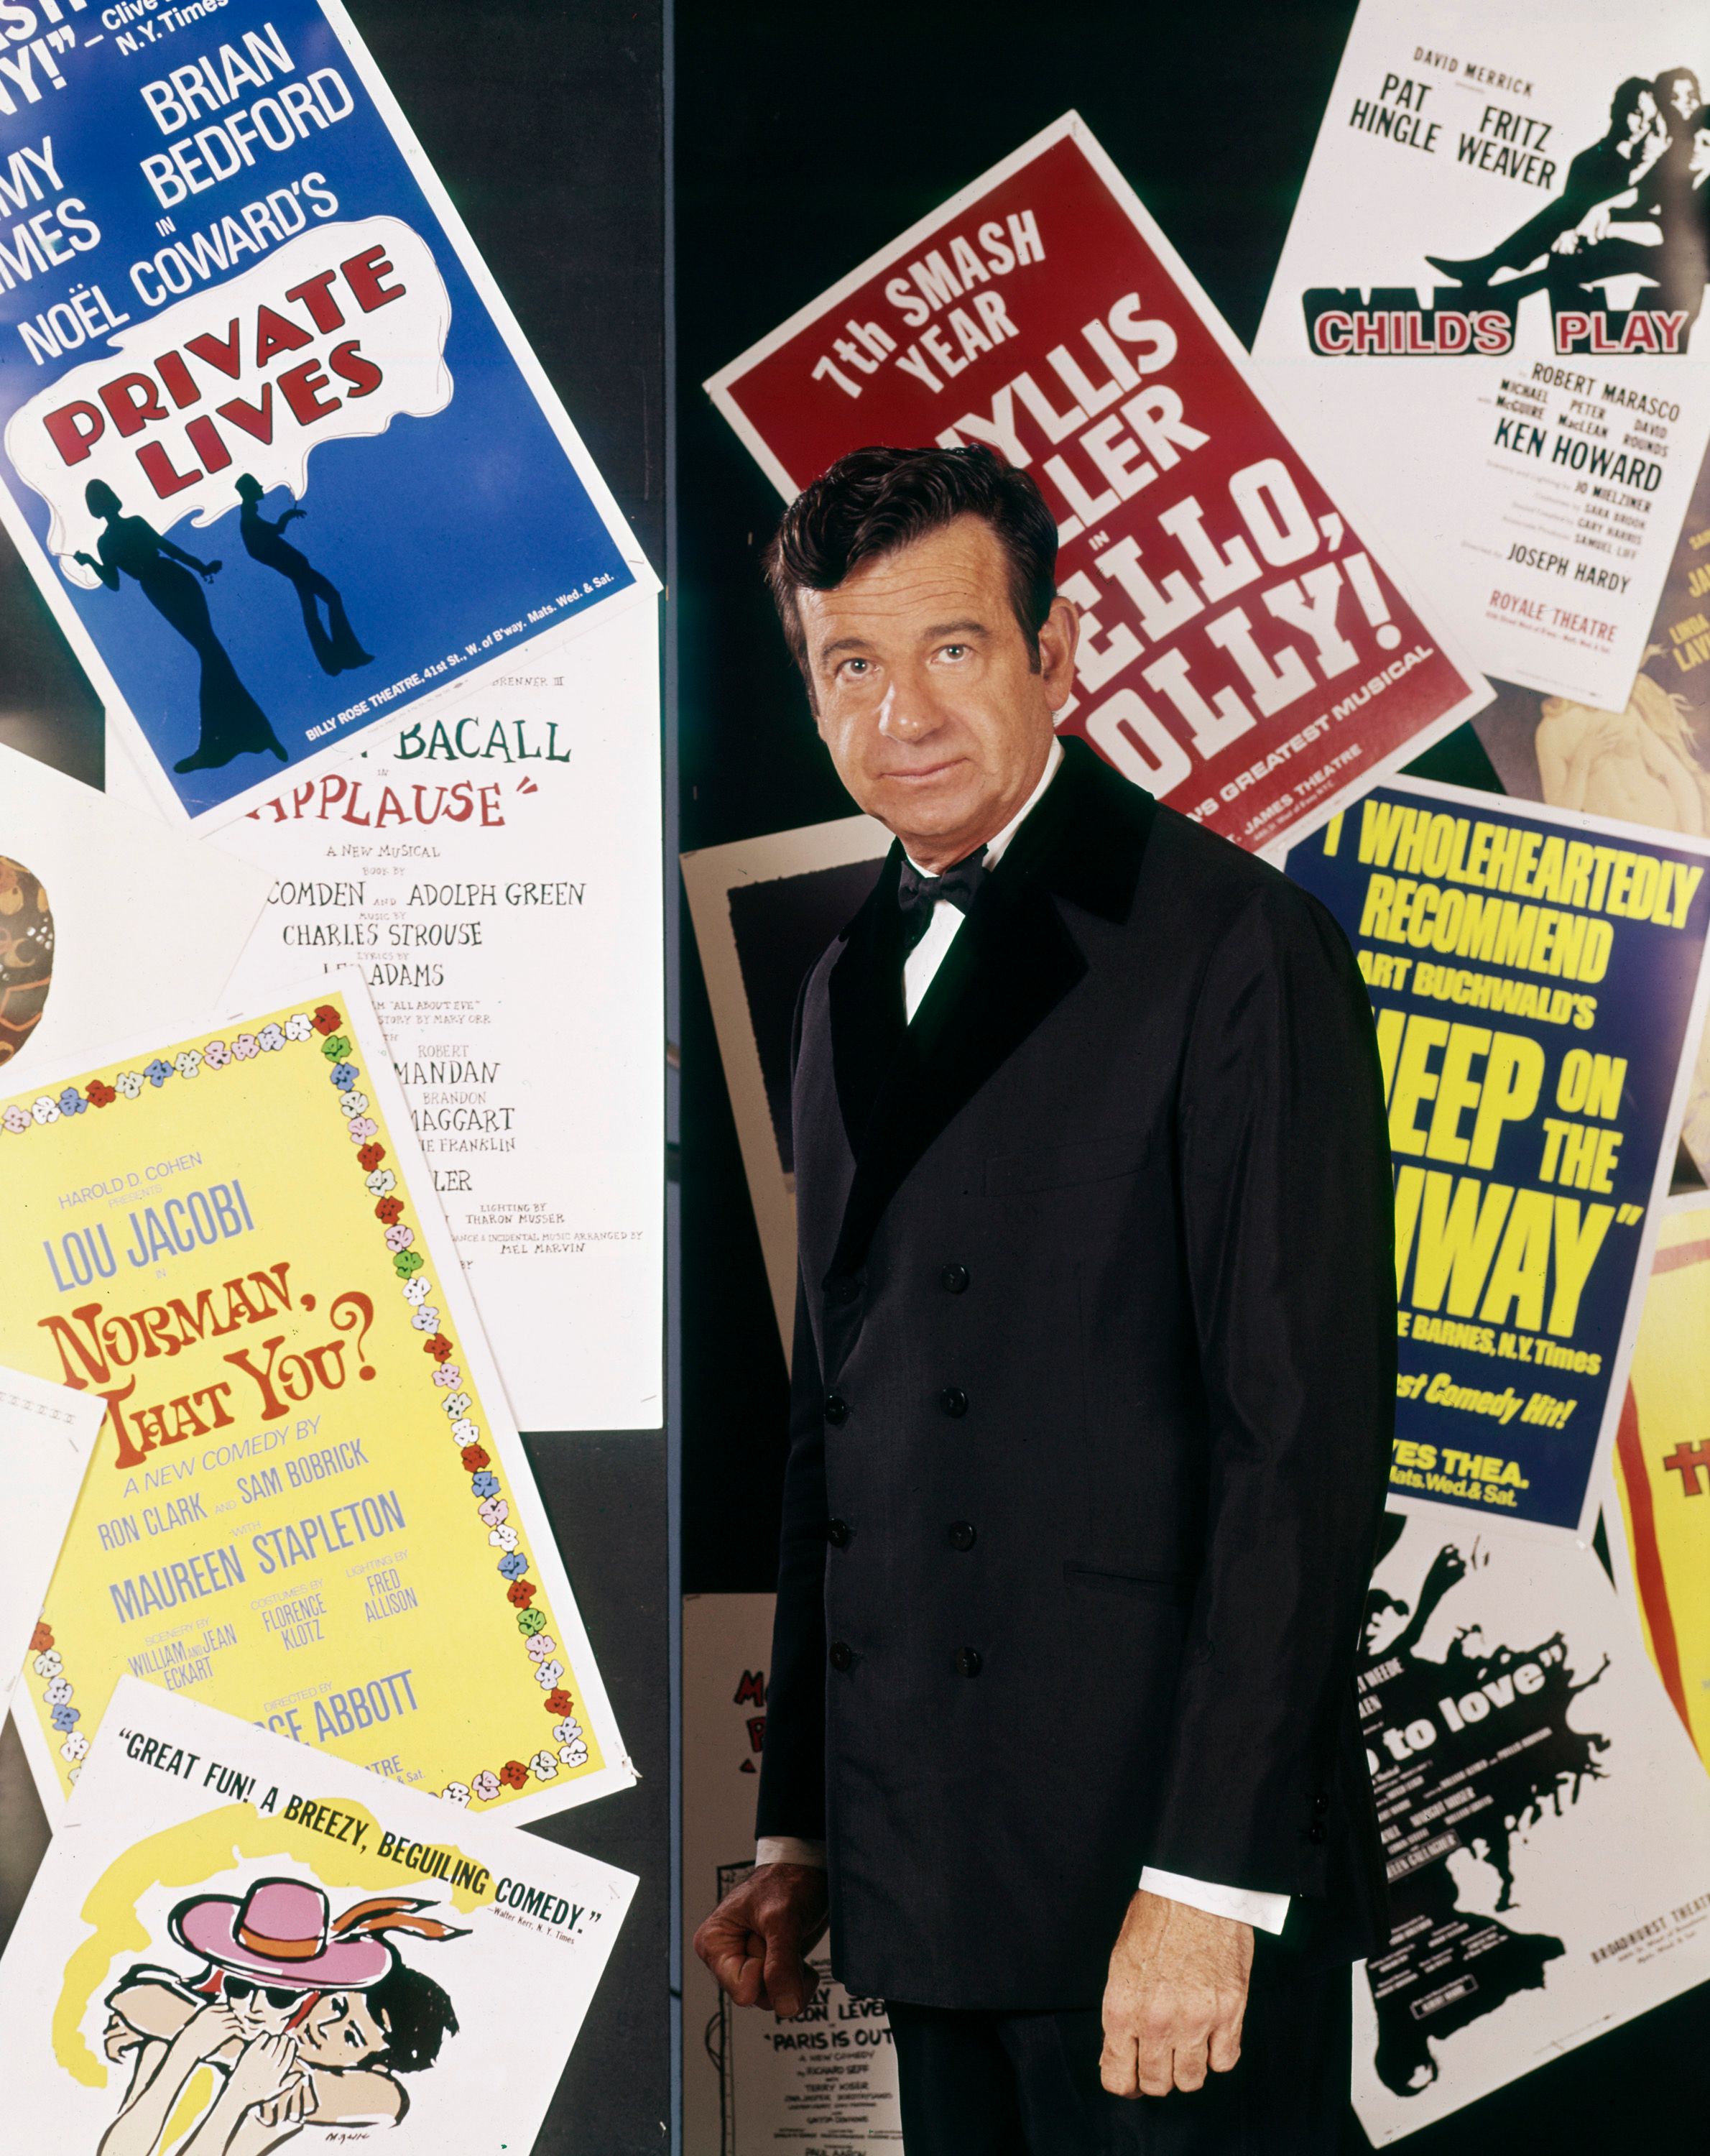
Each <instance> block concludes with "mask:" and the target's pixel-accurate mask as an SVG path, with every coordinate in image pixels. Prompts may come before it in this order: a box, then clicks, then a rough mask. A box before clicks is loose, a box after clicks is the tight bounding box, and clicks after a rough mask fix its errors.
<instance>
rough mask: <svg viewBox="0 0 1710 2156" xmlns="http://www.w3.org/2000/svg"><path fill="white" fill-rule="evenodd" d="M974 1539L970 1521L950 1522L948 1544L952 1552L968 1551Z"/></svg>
mask: <svg viewBox="0 0 1710 2156" xmlns="http://www.w3.org/2000/svg"><path fill="white" fill-rule="evenodd" d="M976 1539H977V1538H976V1537H975V1532H974V1526H973V1522H971V1521H970V1520H952V1521H951V1522H950V1548H952V1549H954V1550H970V1549H972V1548H973V1547H974V1544H975V1540H976Z"/></svg>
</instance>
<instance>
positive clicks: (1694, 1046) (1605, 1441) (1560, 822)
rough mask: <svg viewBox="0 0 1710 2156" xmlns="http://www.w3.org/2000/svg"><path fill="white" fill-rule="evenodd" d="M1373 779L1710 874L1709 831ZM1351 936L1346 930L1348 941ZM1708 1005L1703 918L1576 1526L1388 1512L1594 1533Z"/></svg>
mask: <svg viewBox="0 0 1710 2156" xmlns="http://www.w3.org/2000/svg"><path fill="white" fill-rule="evenodd" d="M1380 783H1381V784H1384V785H1386V786H1388V787H1390V788H1392V789H1394V790H1396V791H1399V792H1402V793H1413V794H1417V795H1418V796H1419V797H1420V798H1421V799H1425V800H1431V801H1441V802H1442V803H1444V804H1445V806H1446V807H1449V808H1460V809H1464V810H1465V811H1467V813H1468V814H1472V815H1477V814H1480V813H1482V814H1487V815H1488V814H1498V815H1510V816H1514V817H1517V818H1518V819H1521V820H1523V821H1524V820H1527V819H1533V820H1535V821H1537V822H1538V823H1541V824H1548V825H1551V826H1554V828H1555V829H1559V830H1563V831H1573V832H1578V833H1580V834H1583V835H1585V836H1588V837H1598V838H1610V839H1624V840H1626V843H1627V844H1630V845H1639V846H1644V847H1646V848H1649V849H1651V850H1661V851H1664V852H1667V851H1674V852H1679V853H1684V854H1690V855H1694V856H1695V857H1696V858H1697V860H1702V862H1703V864H1704V866H1705V870H1706V871H1707V874H1710V838H1706V839H1694V838H1691V837H1688V836H1687V834H1685V833H1684V832H1678V831H1664V830H1660V829H1658V828H1657V827H1656V825H1655V824H1628V823H1624V822H1621V821H1620V820H1619V819H1616V818H1615V817H1613V816H1589V815H1587V814H1585V813H1584V811H1583V810H1580V809H1575V808H1553V807H1552V806H1551V805H1550V804H1549V803H1548V802H1544V801H1527V800H1523V799H1521V798H1519V797H1518V796H1517V795H1514V794H1509V793H1488V792H1484V791H1481V790H1480V789H1479V788H1477V787H1472V786H1450V785H1446V784H1445V783H1443V782H1442V781H1441V780H1440V779H1434V778H1411V777H1410V776H1408V775H1407V774H1406V773H1390V776H1389V777H1388V778H1386V779H1384V780H1382V781H1374V782H1373V783H1372V785H1370V786H1369V787H1362V788H1361V789H1360V790H1361V793H1370V792H1374V791H1375V789H1376V787H1377V785H1378V784H1380ZM1317 829H1318V826H1317V825H1316V824H1314V825H1313V827H1312V828H1311V829H1308V830H1306V831H1303V832H1299V833H1297V834H1295V835H1294V836H1293V838H1292V839H1290V840H1289V844H1290V845H1291V846H1295V845H1299V844H1302V843H1303V841H1305V840H1306V839H1310V838H1312V837H1313V835H1314V834H1315V832H1316V830H1317ZM1352 940H1353V939H1352V938H1351V937H1350V938H1349V941H1350V942H1352ZM1707 1011H1710V925H1707V929H1706V933H1705V937H1704V942H1703V946H1702V949H1701V950H1700V952H1699V954H1698V963H1697V980H1696V982H1695V983H1694V985H1693V989H1692V1003H1691V1005H1690V1007H1689V1008H1688V1010H1687V1019H1686V1024H1685V1027H1684V1029H1683V1030H1682V1036H1681V1045H1680V1049H1679V1051H1678V1053H1677V1056H1676V1059H1675V1070H1674V1079H1673V1082H1672V1086H1671V1088H1670V1091H1669V1096H1668V1107H1667V1111H1666V1114H1665V1116H1664V1118H1663V1125H1662V1131H1661V1137H1660V1138H1659V1141H1658V1144H1657V1148H1656V1168H1655V1170H1654V1172H1653V1173H1652V1175H1651V1194H1650V1196H1649V1197H1648V1198H1647V1199H1646V1201H1645V1218H1644V1219H1643V1220H1642V1221H1641V1223H1640V1226H1639V1240H1638V1242H1637V1244H1636V1246H1635V1249H1634V1255H1633V1267H1632V1278H1631V1281H1630V1282H1629V1283H1628V1287H1627V1301H1626V1312H1625V1313H1624V1315H1623V1317H1622V1319H1621V1329H1620V1336H1619V1337H1618V1339H1617V1342H1616V1344H1615V1353H1614V1355H1613V1357H1612V1358H1611V1361H1610V1375H1609V1384H1608V1391H1607V1393H1606V1394H1605V1399H1604V1407H1603V1416H1602V1419H1601V1421H1600V1424H1599V1425H1598V1431H1597V1444H1596V1447H1595V1450H1594V1451H1593V1453H1592V1455H1591V1456H1590V1460H1589V1461H1588V1462H1587V1465H1586V1474H1585V1491H1584V1494H1583V1495H1582V1496H1581V1498H1580V1502H1579V1524H1578V1526H1577V1527H1552V1526H1551V1525H1549V1523H1548V1522H1545V1521H1542V1520H1527V1519H1521V1518H1518V1517H1512V1516H1508V1515H1503V1514H1498V1513H1494V1512H1486V1511H1484V1510H1482V1508H1481V1507H1476V1506H1471V1505H1446V1504H1444V1503H1442V1502H1441V1501H1440V1500H1439V1499H1437V1498H1435V1497H1421V1496H1415V1495H1414V1494H1413V1493H1412V1492H1410V1491H1405V1490H1398V1489H1395V1488H1394V1487H1388V1488H1386V1489H1385V1493H1384V1502H1385V1505H1387V1506H1388V1507H1390V1510H1391V1511H1394V1512H1408V1513H1414V1512H1418V1513H1424V1514H1426V1515H1429V1516H1431V1517H1436V1518H1438V1519H1441V1518H1442V1517H1445V1516H1450V1517H1462V1516H1465V1517H1471V1518H1474V1519H1478V1520H1482V1521H1487V1522H1491V1523H1492V1525H1499V1526H1500V1527H1502V1528H1503V1530H1504V1531H1505V1532H1509V1533H1514V1534H1523V1535H1532V1536H1535V1537H1539V1538H1540V1539H1546V1540H1549V1541H1552V1542H1560V1541H1561V1540H1563V1539H1564V1538H1566V1539H1567V1540H1569V1541H1570V1542H1574V1543H1579V1544H1580V1545H1582V1546H1585V1545H1589V1544H1590V1542H1591V1539H1592V1537H1593V1535H1594V1534H1595V1532H1596V1528H1597V1517H1598V1513H1599V1511H1600V1508H1601V1507H1602V1504H1603V1501H1604V1495H1605V1489H1606V1488H1612V1477H1611V1472H1610V1456H1611V1455H1612V1454H1613V1452H1614V1450H1615V1430H1616V1428H1617V1425H1618V1424H1619V1423H1620V1414H1621V1405H1622V1403H1623V1401H1624V1400H1625V1399H1626V1389H1627V1377H1628V1373H1629V1372H1630V1371H1631V1368H1632V1363H1633V1349H1634V1347H1635V1345H1636V1342H1637V1340H1638V1337H1639V1324H1640V1321H1641V1318H1642V1317H1643V1316H1644V1312H1645V1294H1646V1289H1647V1288H1648V1286H1650V1281H1651V1260H1652V1257H1653V1256H1654V1255H1655V1252H1656V1234H1657V1229H1658V1227H1659V1225H1660V1224H1661V1217H1662V1212H1663V1209H1664V1207H1665V1206H1666V1203H1667V1200H1668V1195H1669V1184H1670V1182H1671V1180H1672V1177H1673V1173H1674V1163H1675V1157H1676V1154H1677V1152H1678V1150H1679V1147H1680V1133H1681V1125H1682V1122H1683V1121H1684V1119H1685V1116H1686V1108H1687V1096H1688V1094H1689V1093H1690V1092H1691V1090H1692V1075H1693V1071H1694V1069H1695V1067H1696V1065H1697V1055H1698V1043H1699V1040H1700V1039H1701V1037H1702V1034H1703V1031H1704V1022H1705V1015H1706V1013H1707Z"/></svg>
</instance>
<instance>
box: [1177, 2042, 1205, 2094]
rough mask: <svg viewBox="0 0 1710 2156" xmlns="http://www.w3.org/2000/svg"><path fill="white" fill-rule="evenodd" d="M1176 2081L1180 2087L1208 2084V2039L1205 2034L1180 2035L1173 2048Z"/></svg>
mask: <svg viewBox="0 0 1710 2156" xmlns="http://www.w3.org/2000/svg"><path fill="white" fill-rule="evenodd" d="M1172 2056H1173V2059H1174V2064H1175V2071H1174V2076H1173V2078H1174V2081H1175V2086H1176V2087H1177V2088H1179V2089H1189V2090H1191V2089H1199V2088H1203V2087H1205V2086H1206V2040H1205V2038H1204V2037H1203V2036H1190V2037H1187V2038H1185V2039H1184V2038H1182V2037H1180V2036H1178V2037H1177V2038H1176V2040H1175V2046H1174V2048H1173V2054H1172Z"/></svg>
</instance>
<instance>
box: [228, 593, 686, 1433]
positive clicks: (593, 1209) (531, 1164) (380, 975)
mask: <svg viewBox="0 0 1710 2156" xmlns="http://www.w3.org/2000/svg"><path fill="white" fill-rule="evenodd" d="M524 662H525V663H524V665H522V666H521V667H520V668H519V670H518V671H517V672H516V673H515V674H513V675H502V676H500V677H499V680H495V681H494V682H492V683H491V684H489V686H488V687H487V688H486V689H485V690H483V691H482V692H481V693H480V694H479V696H474V697H473V698H470V699H468V700H463V701H458V703H457V704H456V705H455V706H453V707H451V708H450V709H449V710H448V711H446V712H445V714H444V715H443V716H439V717H433V718H428V717H422V718H420V719H412V720H410V721H407V723H406V724H405V725H403V726H400V727H396V728H391V729H388V730H387V734H386V736H385V737H383V740H382V737H381V735H380V734H379V733H377V732H376V734H374V735H372V736H371V737H370V740H371V744H372V745H371V747H370V748H369V749H368V751H367V752H366V753H365V754H364V755H362V756H361V757H356V758H354V759H352V760H351V761H350V762H346V763H344V764H342V765H340V767H339V768H338V769H337V770H336V771H329V772H323V773H320V775H319V776H318V777H317V778H305V779H303V780H302V781H300V783H297V784H295V785H286V786H284V787H282V788H280V790H279V793H276V794H275V795H274V796H273V798H271V799H270V800H269V801H268V802H266V803H264V804H263V806H262V807H261V808H257V809H253V810H252V811H251V812H250V814H249V815H248V817H246V818H245V819H243V820H242V821H241V822H239V823H237V824H232V825H231V826H229V827H228V829H226V830H224V831H223V832H221V834H220V835H219V840H218V843H219V844H220V845H221V846H222V847H223V848H224V847H230V848H231V849H232V850H233V851H236V852H240V853H242V854H243V855H244V856H245V858H246V859H247V860H249V861H251V862H253V863H255V864H257V865H260V866H263V867H265V868H266V869H268V870H269V871H270V872H271V875H270V882H269V894H268V896H269V902H268V904H267V906H266V908H265V909H264V915H263V919H262V921H261V925H260V926H259V928H258V929H257V930H256V932H255V934H254V935H253V937H252V938H251V940H250V942H249V946H248V949H247V950H246V951H245V952H244V954H243V958H242V960H241V961H240V962H239V964H238V971H237V973H236V974H235V976H234V977H233V983H232V997H233V999H234V1000H236V1001H237V1002H238V1003H239V1004H259V1003H263V1002H266V1001H269V1000H272V999H274V998H275V997H276V996H277V995H281V994H284V993H288V992H289V989H290V988H292V987H293V986H294V985H296V984H300V983H301V982H302V980H303V979H304V978H305V968H306V969H307V971H308V972H309V973H313V972H314V970H315V968H316V967H317V966H319V967H321V968H325V969H326V970H328V971H335V970H336V969H337V968H339V967H340V966H346V965H355V966H358V967H360V968H361V972H362V973H363V976H364V978H366V981H367V983H368V990H369V993H370V995H371V997H372V998H373V1001H374V1007H375V1009H376V1013H377V1014H378V1016H379V1019H380V1022H381V1026H382V1027H383V1028H384V1029H385V1034H386V1044H387V1050H388V1051H389V1052H390V1055H391V1057H392V1066H393V1069H394V1070H395V1071H396V1072H397V1077H398V1080H399V1081H400V1083H401V1084H402V1088H403V1093H404V1098H405V1100H406V1101H407V1102H408V1104H409V1108H410V1114H411V1116H412V1120H413V1121H414V1123H415V1126H416V1131H417V1138H418V1141H419V1142H420V1145H421V1148H422V1153H423V1155H424V1156H425V1158H426V1159H427V1166H428V1168H430V1169H431V1170H432V1172H433V1183H434V1188H435V1189H436V1190H437V1191H438V1194H439V1201H440V1204H441V1205H442V1207H443V1209H444V1212H445V1215H446V1219H447V1220H448V1223H449V1225H450V1228H451V1231H452V1235H453V1239H454V1240H455V1241H456V1244H457V1250H458V1257H459V1258H460V1259H461V1260H462V1261H463V1266H464V1269H465V1270H466V1272H467V1274H468V1281H469V1286H470V1287H471V1288H472V1289H473V1291H474V1296H475V1301H476V1305H477V1306H478V1308H479V1311H480V1314H481V1321H482V1323H483V1325H484V1327H485V1329H486V1332H487V1337H488V1340H489V1344H490V1345H491V1347H492V1349H493V1353H494V1358H495V1359H496V1360H497V1362H498V1364H499V1368H500V1370H501V1371H502V1372H503V1373H504V1386H505V1391H506V1393H507V1394H509V1399H510V1404H511V1408H512V1409H513V1411H514V1413H515V1417H516V1419H517V1421H518V1422H519V1423H520V1424H521V1426H522V1427H523V1429H525V1430H635V1429H652V1428H657V1427H658V1424H659V1422H660V1420H661V1419H662V1416H661V1370H660V1355H661V1347H660V1342H661V1338H662V1312H661V1296H662V1293H663V1276H664V1267H663V1259H662V1255H661V1235H662V1226H661V1221H662V1215H663V1204H664V1198H663V1176H664V1169H663V1158H662V1156H661V1152H660V1147H659V1142H658V1132H659V1120H660V1116H661V1114H662V1112H663V1109H662V1101H663V1081H664V1063H663V1057H662V1056H661V1055H660V1053H659V1039H660V1033H659V1027H660V1011H661V1004H662V995H663V991H662V988H661V975H662V969H663V950H662V942H663V924H662V921H661V919H660V906H659V868H658V850H659V781H658V634H657V629H656V625H655V624H654V621H653V609H652V608H650V607H633V608H630V609H629V610H628V611H627V612H626V613H623V614H622V615H620V616H619V617H618V618H617V619H616V620H614V621H610V622H605V623H602V624H598V625H597V626H596V627H595V628H594V629H592V630H591V632H590V633H589V634H585V635H581V636H577V637H576V638H574V639H571V640H570V641H569V642H567V643H564V642H561V643H555V644H535V645H534V646H532V647H531V648H530V650H529V651H528V652H527V653H526V654H524Z"/></svg>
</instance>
